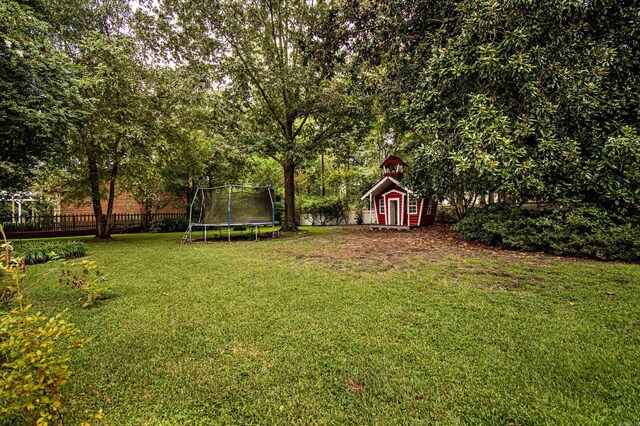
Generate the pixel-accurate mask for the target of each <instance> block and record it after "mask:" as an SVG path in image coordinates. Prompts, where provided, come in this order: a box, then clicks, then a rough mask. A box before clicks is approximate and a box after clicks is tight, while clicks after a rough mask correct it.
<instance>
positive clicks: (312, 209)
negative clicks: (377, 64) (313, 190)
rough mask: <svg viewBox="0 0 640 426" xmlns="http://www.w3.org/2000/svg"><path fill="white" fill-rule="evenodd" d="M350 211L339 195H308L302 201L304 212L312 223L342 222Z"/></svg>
mask: <svg viewBox="0 0 640 426" xmlns="http://www.w3.org/2000/svg"><path fill="white" fill-rule="evenodd" d="M347 213H348V206H347V204H346V203H345V202H344V200H342V199H340V198H338V197H307V198H306V199H305V200H304V201H303V202H302V214H304V215H306V216H307V217H308V218H309V220H311V224H312V225H327V224H329V223H330V222H332V221H336V222H337V223H340V221H343V220H344V217H345V215H346V214H347Z"/></svg>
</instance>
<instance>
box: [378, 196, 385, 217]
mask: <svg viewBox="0 0 640 426" xmlns="http://www.w3.org/2000/svg"><path fill="white" fill-rule="evenodd" d="M379 204H380V214H384V213H385V211H384V198H380V203H379Z"/></svg>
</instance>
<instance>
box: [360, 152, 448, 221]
mask: <svg viewBox="0 0 640 426" xmlns="http://www.w3.org/2000/svg"><path fill="white" fill-rule="evenodd" d="M380 167H381V168H382V170H383V172H384V176H383V177H382V179H381V180H380V181H379V182H378V183H376V184H375V185H374V186H373V188H371V189H370V190H369V191H368V192H367V193H366V194H364V195H363V196H362V199H363V200H364V199H366V198H369V223H370V225H371V227H372V228H392V229H410V228H414V227H417V226H428V225H433V223H434V222H435V220H436V208H437V206H438V204H437V203H436V202H435V201H433V200H431V199H430V198H421V197H418V196H414V193H413V191H411V190H410V189H409V188H406V187H404V186H402V184H401V183H400V179H402V173H403V169H404V167H406V164H405V163H404V162H403V161H402V160H401V159H399V158H398V157H394V156H393V155H390V156H389V158H387V159H386V160H385V161H384V163H382V165H381V166H380ZM374 208H375V213H374Z"/></svg>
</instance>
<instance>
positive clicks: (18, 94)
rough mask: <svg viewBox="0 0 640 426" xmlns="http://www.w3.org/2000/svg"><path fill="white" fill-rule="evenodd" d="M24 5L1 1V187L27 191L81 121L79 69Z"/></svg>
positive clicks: (49, 29) (44, 23)
mask: <svg viewBox="0 0 640 426" xmlns="http://www.w3.org/2000/svg"><path fill="white" fill-rule="evenodd" d="M54 39H55V31H54V30H53V28H52V26H51V25H50V24H49V23H48V22H47V21H45V20H44V19H43V17H42V16H41V15H39V14H38V13H36V12H35V11H34V10H33V8H31V7H30V6H28V5H27V4H26V2H18V1H12V0H4V1H2V2H0V76H1V77H0V140H1V144H0V188H1V189H4V190H16V189H18V190H19V189H25V188H26V187H27V185H28V182H29V178H30V177H31V176H32V175H33V171H34V170H35V168H36V167H38V166H41V165H42V164H43V162H44V161H46V160H49V159H51V158H52V156H53V155H54V154H55V153H57V152H59V151H60V149H61V148H62V146H63V140H64V137H65V135H66V133H67V132H68V131H69V130H70V129H71V128H72V127H73V124H74V122H75V121H76V120H77V119H78V111H77V110H76V109H75V108H74V107H73V104H74V103H75V101H76V100H77V99H76V98H77V93H78V91H77V88H76V86H75V76H76V73H75V71H76V70H75V69H74V67H73V66H72V63H71V61H70V59H69V58H68V57H67V55H65V53H64V52H63V51H62V50H61V49H60V48H59V46H57V45H56V44H55V43H54Z"/></svg>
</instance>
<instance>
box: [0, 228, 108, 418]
mask: <svg viewBox="0 0 640 426" xmlns="http://www.w3.org/2000/svg"><path fill="white" fill-rule="evenodd" d="M0 233H1V234H2V237H3V244H2V250H1V253H0V273H1V274H2V278H3V283H4V284H5V285H6V286H7V287H8V288H9V289H10V290H11V291H12V292H13V294H14V296H15V297H14V300H15V302H16V306H15V307H14V308H13V309H10V310H9V312H3V313H2V314H1V315H0V420H2V421H7V420H8V421H9V422H10V423H12V424H14V423H20V424H22V423H25V422H29V423H32V424H39V425H40V424H53V423H60V424H63V423H64V422H63V418H62V414H61V412H60V408H61V406H62V399H63V398H62V393H61V388H62V386H63V385H64V384H65V383H66V382H67V379H68V378H69V376H70V375H71V372H70V371H69V367H68V363H69V357H68V355H67V351H68V350H70V349H78V348H82V347H83V346H84V345H85V344H86V342H87V341H86V340H83V339H78V338H77V337H76V334H77V332H78V331H77V330H76V329H75V327H74V326H73V324H71V323H69V322H68V321H67V320H66V319H65V318H64V314H65V311H63V312H62V313H59V314H57V315H54V316H52V317H47V316H45V315H43V314H41V313H36V314H30V313H29V310H30V308H31V306H24V305H23V299H22V291H21V279H22V272H23V270H24V263H23V261H22V259H20V258H19V257H15V256H13V252H12V247H11V245H10V244H9V243H8V242H7V241H6V239H5V238H4V231H3V230H2V227H0ZM100 415H101V414H100Z"/></svg>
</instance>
